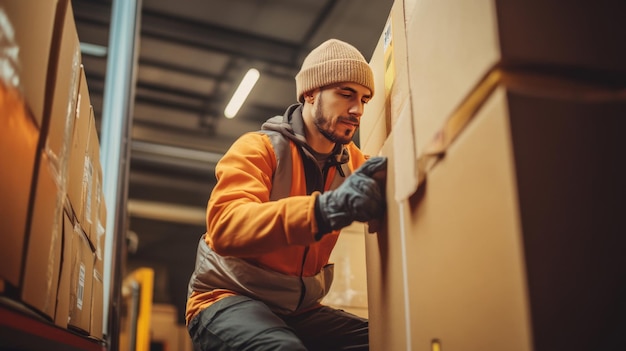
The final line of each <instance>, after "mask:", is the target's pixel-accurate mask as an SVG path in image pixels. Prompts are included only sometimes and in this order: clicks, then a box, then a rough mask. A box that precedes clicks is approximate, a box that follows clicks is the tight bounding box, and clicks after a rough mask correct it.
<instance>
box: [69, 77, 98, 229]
mask: <svg viewBox="0 0 626 351" xmlns="http://www.w3.org/2000/svg"><path fill="white" fill-rule="evenodd" d="M76 106H77V108H76V114H75V120H74V130H73V133H72V144H71V148H70V159H69V173H68V178H67V182H68V183H67V194H68V197H69V200H70V204H71V205H72V209H73V210H74V213H75V215H76V218H77V219H78V221H79V223H80V224H81V226H83V229H85V230H86V229H87V221H86V220H85V206H84V205H85V199H86V196H87V192H86V190H87V189H88V188H87V184H88V183H87V181H88V180H89V176H90V175H89V173H87V174H86V173H85V172H89V170H90V167H89V166H90V163H89V162H88V159H87V148H88V142H89V128H90V127H91V126H90V124H91V117H92V115H91V103H90V99H89V88H88V86H87V78H86V77H85V71H84V69H83V68H82V66H81V73H80V81H79V88H78V103H77V105H76ZM86 161H87V162H86Z"/></svg>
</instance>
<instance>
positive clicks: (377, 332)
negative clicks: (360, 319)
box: [365, 130, 409, 350]
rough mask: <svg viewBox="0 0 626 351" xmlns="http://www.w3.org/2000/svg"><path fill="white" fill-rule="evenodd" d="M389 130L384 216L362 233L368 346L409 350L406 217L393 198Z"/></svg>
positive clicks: (384, 147)
mask: <svg viewBox="0 0 626 351" xmlns="http://www.w3.org/2000/svg"><path fill="white" fill-rule="evenodd" d="M394 134H396V131H393V130H392V131H391V134H390V135H389V138H388V139H387V141H386V142H385V144H384V145H383V147H382V149H381V154H382V155H384V156H387V157H388V171H387V188H386V193H387V216H386V218H385V221H384V225H383V228H382V230H381V231H379V232H378V233H377V234H368V235H366V236H365V257H366V267H367V297H368V310H369V311H368V315H369V327H370V335H369V339H370V349H372V350H408V349H409V348H408V347H407V326H408V323H407V322H408V320H407V316H408V314H407V313H408V312H407V308H406V299H407V296H406V289H405V288H404V287H405V286H406V283H405V281H406V275H405V273H406V268H405V262H406V257H405V254H406V253H405V242H404V238H403V236H402V235H400V234H401V233H402V229H403V228H402V226H401V223H402V221H403V220H404V218H406V214H404V213H401V211H403V212H406V209H405V207H404V206H400V204H399V203H398V202H396V201H394V200H393V191H394V188H395V186H396V184H395V182H394V172H393V169H392V167H393V165H394V163H395V161H394V155H395V154H396V153H397V152H401V151H397V152H396V151H395V150H394V148H393V139H394V138H396V136H395V135H394Z"/></svg>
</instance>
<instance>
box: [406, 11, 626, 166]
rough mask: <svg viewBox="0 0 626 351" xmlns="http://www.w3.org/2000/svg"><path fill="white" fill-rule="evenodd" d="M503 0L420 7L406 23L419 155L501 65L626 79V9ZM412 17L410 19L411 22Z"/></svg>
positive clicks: (617, 79)
mask: <svg viewBox="0 0 626 351" xmlns="http://www.w3.org/2000/svg"><path fill="white" fill-rule="evenodd" d="M570 5H571V6H561V4H560V3H558V2H557V1H552V0H550V1H522V2H516V3H513V2H510V1H500V0H495V1H494V0H480V1H471V2H468V1H462V0H459V1H436V0H425V1H421V2H419V4H416V5H415V6H414V9H413V13H412V14H411V15H410V22H408V23H407V44H408V47H407V52H408V57H409V75H410V82H411V98H412V103H413V111H415V120H414V126H413V127H414V133H415V138H416V139H415V140H416V147H417V149H416V153H417V154H418V155H419V154H421V153H423V152H424V150H423V148H424V147H425V145H426V144H428V143H429V142H430V141H431V140H432V138H434V137H435V135H434V134H435V132H436V131H437V130H438V129H439V128H440V127H441V126H442V124H443V123H444V121H445V120H446V119H447V118H448V117H449V116H450V115H451V114H452V113H453V112H454V111H455V109H456V108H457V107H458V106H459V105H460V104H461V102H462V101H463V100H464V98H465V97H466V96H467V94H469V93H470V91H472V90H473V89H474V87H475V86H476V85H477V84H478V83H479V82H480V81H481V79H482V78H483V77H484V76H485V75H486V74H487V73H488V72H489V71H490V70H491V69H492V68H493V67H494V66H496V65H499V66H504V67H507V68H519V69H524V70H530V71H536V72H542V73H547V74H555V75H563V76H577V77H584V78H586V79H592V80H604V81H607V82H610V81H613V82H616V81H620V80H621V81H622V82H623V81H624V80H626V64H625V62H626V46H624V45H623V38H624V37H625V36H626V27H624V26H623V25H621V18H622V15H621V14H623V13H625V12H626V3H624V2H617V1H616V2H610V3H604V4H602V5H600V4H595V3H591V2H589V3H585V2H579V3H576V4H570ZM407 17H409V16H408V15H407Z"/></svg>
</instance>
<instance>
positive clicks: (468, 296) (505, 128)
mask: <svg viewBox="0 0 626 351" xmlns="http://www.w3.org/2000/svg"><path fill="white" fill-rule="evenodd" d="M474 93H477V94H478V95H480V96H475V97H476V99H477V100H479V101H478V102H476V100H468V101H466V102H465V103H464V104H475V107H477V109H474V108H463V109H461V110H462V111H466V112H467V114H465V115H463V114H456V115H455V116H454V118H452V119H450V120H448V121H447V122H446V124H445V126H444V127H443V128H442V129H441V130H440V133H439V134H442V135H443V138H442V139H443V140H445V141H446V142H443V143H441V144H440V145H439V146H440V152H439V154H433V155H432V156H431V162H424V163H420V164H421V165H428V166H427V167H425V168H424V169H423V171H424V172H425V173H426V174H425V177H424V178H423V179H422V180H421V183H420V187H419V189H418V191H417V192H416V193H415V194H413V195H412V196H411V197H410V198H408V199H406V200H404V201H396V200H395V199H394V198H393V197H392V196H393V194H394V191H395V188H396V187H398V186H401V185H399V184H397V183H395V181H394V180H395V179H396V177H395V175H394V173H396V172H403V171H405V170H404V168H403V165H402V164H398V163H397V162H396V160H397V155H398V154H399V153H401V152H402V150H401V149H398V148H387V145H389V144H393V140H388V141H387V144H386V145H385V146H386V147H385V148H383V153H384V154H385V155H388V156H389V157H390V165H393V166H392V167H391V168H390V169H389V171H390V177H389V178H388V189H387V190H388V192H387V193H388V198H387V200H388V204H389V214H388V221H387V230H386V231H385V232H383V233H379V234H378V235H377V236H376V241H375V240H374V238H369V239H368V241H367V242H366V244H367V245H366V246H367V249H368V251H367V253H368V256H367V259H368V283H369V287H370V291H369V296H370V297H371V298H370V325H371V330H372V335H371V338H372V347H373V349H381V350H382V349H388V348H387V346H388V344H389V343H398V340H406V343H407V345H408V346H407V347H405V346H404V345H399V346H398V348H396V347H392V348H391V349H411V350H431V349H433V348H434V347H435V346H434V345H438V346H437V347H440V346H441V345H445V346H443V347H444V348H446V349H447V348H449V349H464V350H481V349H485V350H525V351H526V350H534V351H542V350H574V349H576V350H592V349H598V348H600V349H621V348H623V346H624V345H626V340H625V339H624V336H623V333H622V330H621V329H620V328H621V327H620V326H621V325H622V324H620V323H623V321H624V320H625V319H624V317H625V316H624V314H623V313H621V312H618V311H621V310H620V308H622V307H621V306H623V291H624V290H623V289H624V277H625V276H626V257H625V256H624V255H623V254H622V251H623V248H624V247H626V237H624V235H623V233H624V232H626V227H625V225H624V223H623V221H621V220H620V213H621V212H622V211H623V207H624V206H623V205H622V202H623V198H624V197H625V196H626V187H624V185H623V179H624V177H625V176H626V170H624V169H623V167H621V165H619V161H617V160H619V159H621V149H622V148H621V147H620V145H619V144H620V142H619V140H620V135H621V133H622V131H623V130H624V128H625V127H626V119H624V118H623V116H624V115H626V97H624V94H623V93H622V92H621V91H618V90H612V89H610V88H606V87H602V86H589V85H586V84H580V83H578V82H576V81H567V80H562V79H547V78H546V77H545V76H532V75H528V74H524V75H515V74H509V73H506V72H503V73H502V76H500V78H499V79H497V80H496V81H495V83H493V85H492V86H491V87H490V88H489V89H479V90H476V91H474ZM471 101H474V102H471ZM410 134H411V133H410V132H406V131H404V130H393V131H392V134H391V135H390V139H393V138H403V139H407V138H411V135H410ZM398 242H400V243H399V244H398ZM398 257H401V258H402V259H404V260H405V262H402V261H401V260H400V259H399V258H398ZM370 273H371V274H370ZM402 276H404V277H402ZM402 291H404V292H405V295H404V298H405V299H403V296H401V294H400V293H399V292H402ZM394 294H395V295H394ZM398 295H400V296H398ZM400 301H404V303H403V304H400V303H399V302H400ZM398 304H400V305H399V306H398ZM401 311H406V312H407V313H408V314H406V315H405V316H404V317H405V321H406V323H404V324H402V323H400V324H401V325H398V326H397V329H395V328H394V329H392V328H389V327H388V326H387V323H396V322H395V319H398V318H402V315H401Z"/></svg>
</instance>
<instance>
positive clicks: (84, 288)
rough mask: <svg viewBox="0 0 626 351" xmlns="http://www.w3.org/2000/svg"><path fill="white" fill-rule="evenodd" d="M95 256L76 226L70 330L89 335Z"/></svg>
mask: <svg viewBox="0 0 626 351" xmlns="http://www.w3.org/2000/svg"><path fill="white" fill-rule="evenodd" d="M94 259H95V257H94V254H93V251H91V245H90V244H89V239H87V236H86V235H85V233H84V232H83V230H82V228H81V227H80V225H77V224H76V223H75V224H74V238H73V241H72V271H71V277H70V311H69V315H70V319H69V323H68V328H72V329H76V330H78V331H80V332H82V333H85V334H89V330H90V327H91V300H92V291H93V290H92V289H93V265H94Z"/></svg>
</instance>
